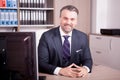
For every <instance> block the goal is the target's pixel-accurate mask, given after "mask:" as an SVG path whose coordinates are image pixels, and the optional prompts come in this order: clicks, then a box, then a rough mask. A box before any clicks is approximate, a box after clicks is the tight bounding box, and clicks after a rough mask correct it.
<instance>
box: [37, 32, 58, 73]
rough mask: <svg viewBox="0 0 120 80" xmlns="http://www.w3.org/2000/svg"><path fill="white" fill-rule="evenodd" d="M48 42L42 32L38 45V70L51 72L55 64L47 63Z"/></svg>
mask: <svg viewBox="0 0 120 80" xmlns="http://www.w3.org/2000/svg"><path fill="white" fill-rule="evenodd" d="M48 44H49V43H48V41H47V39H46V37H45V34H43V35H42V36H41V39H40V41H39V45H38V66H39V67H38V68H39V72H45V73H49V74H53V72H54V70H55V68H56V66H53V65H51V64H49V49H48Z"/></svg>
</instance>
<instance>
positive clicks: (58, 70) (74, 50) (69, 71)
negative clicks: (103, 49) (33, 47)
mask: <svg viewBox="0 0 120 80" xmlns="http://www.w3.org/2000/svg"><path fill="white" fill-rule="evenodd" d="M78 15H79V11H78V9H77V8H76V7H74V6H72V5H67V6H64V7H63V8H62V9H61V10H60V26H58V27H56V28H53V29H50V30H48V31H47V32H44V33H43V35H42V36H41V39H40V41H39V46H38V63H39V72H44V73H49V74H55V75H62V76H67V77H84V76H85V75H87V74H88V73H89V72H91V69H92V58H91V53H90V49H89V45H88V39H87V35H86V34H85V33H83V32H81V31H79V30H76V29H75V27H76V25H77V17H78Z"/></svg>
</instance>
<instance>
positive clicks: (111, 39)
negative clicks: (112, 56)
mask: <svg viewBox="0 0 120 80" xmlns="http://www.w3.org/2000/svg"><path fill="white" fill-rule="evenodd" d="M111 41H112V39H110V50H111V45H112V44H111Z"/></svg>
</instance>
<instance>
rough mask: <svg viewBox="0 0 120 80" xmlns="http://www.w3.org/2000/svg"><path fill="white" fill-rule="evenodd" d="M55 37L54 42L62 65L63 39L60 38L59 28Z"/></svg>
mask: <svg viewBox="0 0 120 80" xmlns="http://www.w3.org/2000/svg"><path fill="white" fill-rule="evenodd" d="M54 35H55V36H54V37H53V41H54V44H55V48H56V51H57V53H58V55H59V58H60V62H61V64H62V41H61V37H60V32H59V27H58V28H57V30H56V31H55V34H54Z"/></svg>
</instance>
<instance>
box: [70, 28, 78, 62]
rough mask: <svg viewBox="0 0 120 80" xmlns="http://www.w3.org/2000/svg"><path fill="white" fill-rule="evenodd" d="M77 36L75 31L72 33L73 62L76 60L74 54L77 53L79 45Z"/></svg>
mask: <svg viewBox="0 0 120 80" xmlns="http://www.w3.org/2000/svg"><path fill="white" fill-rule="evenodd" d="M76 35H77V34H76V33H75V30H73V32H72V38H71V40H72V41H71V60H70V61H72V60H73V59H74V53H75V52H76V47H77V44H78V39H77V36H76Z"/></svg>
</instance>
